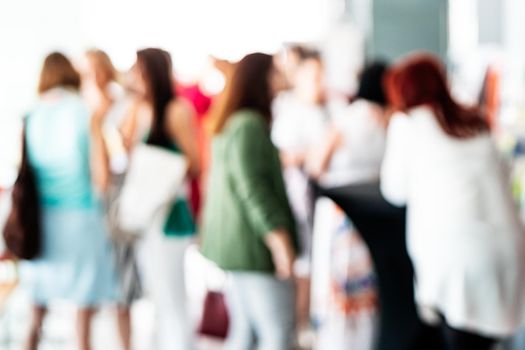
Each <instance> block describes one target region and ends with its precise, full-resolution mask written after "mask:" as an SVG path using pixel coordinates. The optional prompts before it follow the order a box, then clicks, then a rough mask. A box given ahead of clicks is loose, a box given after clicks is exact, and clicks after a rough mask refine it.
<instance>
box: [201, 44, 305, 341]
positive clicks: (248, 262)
mask: <svg viewBox="0 0 525 350" xmlns="http://www.w3.org/2000/svg"><path fill="white" fill-rule="evenodd" d="M280 79H281V77H280V76H279V72H278V71H277V69H276V68H275V66H274V64H273V58H272V56H270V55H266V54H260V53H256V54H250V55H248V56H246V57H244V58H243V59H242V60H241V61H240V62H239V63H238V64H237V66H236V68H235V70H234V72H233V76H232V80H231V82H230V85H229V86H228V87H227V90H226V95H225V96H224V97H223V103H224V104H223V105H222V108H221V109H220V110H219V114H218V115H217V116H216V117H215V119H214V124H213V129H212V131H213V133H214V140H213V145H212V158H211V169H210V175H209V180H208V191H207V201H206V206H205V210H204V217H203V228H202V252H203V254H204V256H205V257H207V258H208V259H210V260H211V261H213V262H215V263H216V264H217V265H218V266H219V267H220V268H222V269H224V270H226V271H227V272H228V275H229V286H228V290H227V293H228V306H229V311H230V317H231V323H230V330H229V334H228V340H227V343H226V348H227V349H232V350H233V349H235V350H242V349H246V350H247V349H252V348H253V347H254V341H255V340H256V342H257V347H258V348H261V349H276V350H278V349H283V350H284V349H290V348H291V347H292V342H293V333H294V332H293V331H294V308H293V305H294V288H293V280H292V274H293V271H292V264H293V260H294V257H295V251H296V247H297V246H296V243H297V240H296V238H297V237H296V234H295V225H294V219H293V216H292V212H291V210H290V207H289V204H288V200H287V196H286V191H285V186H284V182H283V178H282V170H281V165H280V160H279V156H278V153H277V151H276V149H275V148H274V146H273V145H272V142H271V140H270V130H269V128H270V124H271V121H272V111H271V103H272V100H273V98H274V96H275V95H276V93H277V85H278V84H280ZM254 337H255V339H254Z"/></svg>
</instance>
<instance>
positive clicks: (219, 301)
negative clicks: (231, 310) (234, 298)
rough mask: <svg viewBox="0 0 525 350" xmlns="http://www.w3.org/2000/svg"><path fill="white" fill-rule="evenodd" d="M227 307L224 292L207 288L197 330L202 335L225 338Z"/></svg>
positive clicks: (227, 320)
mask: <svg viewBox="0 0 525 350" xmlns="http://www.w3.org/2000/svg"><path fill="white" fill-rule="evenodd" d="M229 323H230V320H229V316H228V308H227V306H226V300H225V297H224V293H222V292H218V291H212V290H208V292H207V294H206V297H205V298H204V309H203V312H202V319H201V322H200V324H199V328H198V332H199V334H201V335H203V336H208V337H214V338H220V339H226V337H227V335H228V327H229Z"/></svg>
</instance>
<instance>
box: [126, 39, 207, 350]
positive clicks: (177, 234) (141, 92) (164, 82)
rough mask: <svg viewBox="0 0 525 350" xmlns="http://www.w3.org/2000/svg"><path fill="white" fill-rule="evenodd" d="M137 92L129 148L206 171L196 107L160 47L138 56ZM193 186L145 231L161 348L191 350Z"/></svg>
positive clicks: (146, 271)
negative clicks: (148, 149)
mask: <svg viewBox="0 0 525 350" xmlns="http://www.w3.org/2000/svg"><path fill="white" fill-rule="evenodd" d="M133 74H134V84H135V85H134V90H135V91H136V93H137V95H138V98H137V100H136V101H135V103H134V106H133V108H132V109H131V111H130V114H129V115H128V116H127V117H126V120H125V121H124V122H123V125H122V132H123V136H124V139H125V142H126V145H127V147H129V149H132V148H133V146H134V145H135V144H137V143H140V142H145V143H147V144H150V145H155V146H159V147H162V148H164V149H167V150H169V151H172V152H175V153H181V154H183V155H185V156H186V158H187V159H188V163H189V170H188V176H197V175H198V174H199V170H200V162H199V157H198V148H197V138H196V131H195V126H194V121H195V120H194V116H193V108H192V106H191V105H190V104H189V103H188V102H187V101H185V100H184V99H182V98H179V97H178V96H177V95H176V93H175V91H174V81H173V73H172V63H171V56H170V55H169V53H167V52H166V51H163V50H161V49H156V48H148V49H143V50H140V51H138V52H137V60H136V63H135V65H134V71H133ZM187 196H188V192H187V186H186V188H185V189H184V190H183V191H181V193H180V194H179V196H178V198H177V200H176V201H175V203H174V204H173V206H172V208H171V209H170V211H169V212H168V215H167V217H163V218H161V220H160V221H158V222H155V223H154V224H153V227H152V229H151V231H150V232H147V233H145V235H144V241H143V242H142V244H143V247H142V249H141V250H142V251H141V252H140V257H139V262H140V265H141V267H142V270H143V276H144V282H145V289H146V291H147V292H148V293H149V295H150V297H151V298H152V301H153V303H154V306H155V316H156V321H157V327H156V333H157V339H156V341H157V343H156V347H155V349H159V350H165V349H184V350H186V349H191V348H192V346H193V345H192V339H191V328H192V327H191V325H190V320H189V317H188V311H187V305H186V287H185V286H186V283H185V266H184V257H185V253H186V249H187V247H188V245H189V244H190V243H191V241H192V240H193V235H194V234H195V223H194V219H193V216H192V213H191V210H190V206H189V203H188V198H187Z"/></svg>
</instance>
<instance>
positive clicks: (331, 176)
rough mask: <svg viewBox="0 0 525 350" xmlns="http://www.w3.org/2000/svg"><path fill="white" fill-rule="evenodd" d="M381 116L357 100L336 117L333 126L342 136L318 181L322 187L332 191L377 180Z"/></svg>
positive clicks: (381, 150) (382, 133)
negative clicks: (340, 142) (340, 187)
mask: <svg viewBox="0 0 525 350" xmlns="http://www.w3.org/2000/svg"><path fill="white" fill-rule="evenodd" d="M382 114H383V112H382V109H381V107H379V106H377V105H375V104H373V103H370V102H367V101H365V100H357V101H355V102H354V103H352V104H350V105H349V106H348V107H347V108H346V109H345V110H344V111H343V112H342V113H340V114H336V115H335V118H334V120H333V123H334V125H335V127H336V128H337V130H338V131H339V132H340V133H341V135H342V144H341V145H340V147H339V148H338V149H337V150H336V151H335V152H334V153H333V155H332V158H331V160H330V163H329V164H328V169H327V171H326V173H325V174H324V175H323V176H322V177H321V178H320V179H319V182H320V183H321V185H323V186H325V187H335V186H343V185H347V184H351V183H359V182H369V181H377V180H378V179H379V172H380V168H381V161H382V159H383V153H384V151H385V138H386V131H385V129H384V127H383V126H382V125H381V124H380V123H379V120H380V119H381V118H382Z"/></svg>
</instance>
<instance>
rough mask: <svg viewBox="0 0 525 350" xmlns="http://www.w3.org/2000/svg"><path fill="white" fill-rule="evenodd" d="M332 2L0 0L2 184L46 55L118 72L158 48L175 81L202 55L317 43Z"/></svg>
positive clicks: (233, 56)
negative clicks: (87, 55) (87, 58)
mask: <svg viewBox="0 0 525 350" xmlns="http://www.w3.org/2000/svg"><path fill="white" fill-rule="evenodd" d="M336 2H337V1H333V0H330V1H328V0H45V1H42V0H14V1H0V185H1V182H2V177H6V176H7V175H6V173H7V171H8V170H7V169H8V167H7V166H6V165H5V164H12V163H13V159H16V155H13V154H14V153H16V152H13V149H16V148H17V147H16V144H17V142H18V140H19V134H18V132H17V131H15V130H16V129H17V127H16V121H17V120H19V118H18V117H20V116H21V115H22V113H23V112H24V111H25V110H27V109H28V108H30V106H31V103H32V101H33V99H34V98H35V87H36V84H37V80H38V73H39V70H40V65H41V62H42V59H43V57H44V56H45V55H46V54H47V53H48V52H50V51H51V50H62V51H64V52H65V53H67V54H69V55H71V56H72V57H74V58H75V57H79V56H80V55H81V54H82V52H83V51H84V50H85V49H87V48H90V47H99V48H102V49H104V50H106V51H107V52H108V53H109V54H110V56H111V57H112V58H113V60H114V61H115V64H116V65H117V67H118V68H120V69H127V68H128V67H129V66H130V65H131V64H132V63H133V60H134V58H135V56H134V52H135V51H136V50H137V49H138V48H141V47H145V46H161V47H163V48H165V49H167V50H169V51H171V53H172V54H173V58H174V64H175V68H176V70H177V72H178V73H179V75H182V76H186V77H187V76H191V75H192V74H194V73H195V72H196V71H198V70H199V69H200V68H201V66H202V65H203V64H204V62H205V61H206V56H207V54H215V55H218V56H221V57H223V58H229V59H238V58H240V57H242V56H243V55H244V54H246V53H248V52H251V51H267V52H271V51H276V50H277V49H278V48H279V46H280V44H281V43H282V42H286V41H317V40H319V39H320V38H321V37H322V36H323V35H324V33H325V32H326V30H327V28H328V26H329V24H330V23H331V19H332V18H333V17H334V15H333V12H334V8H335V3H336Z"/></svg>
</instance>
